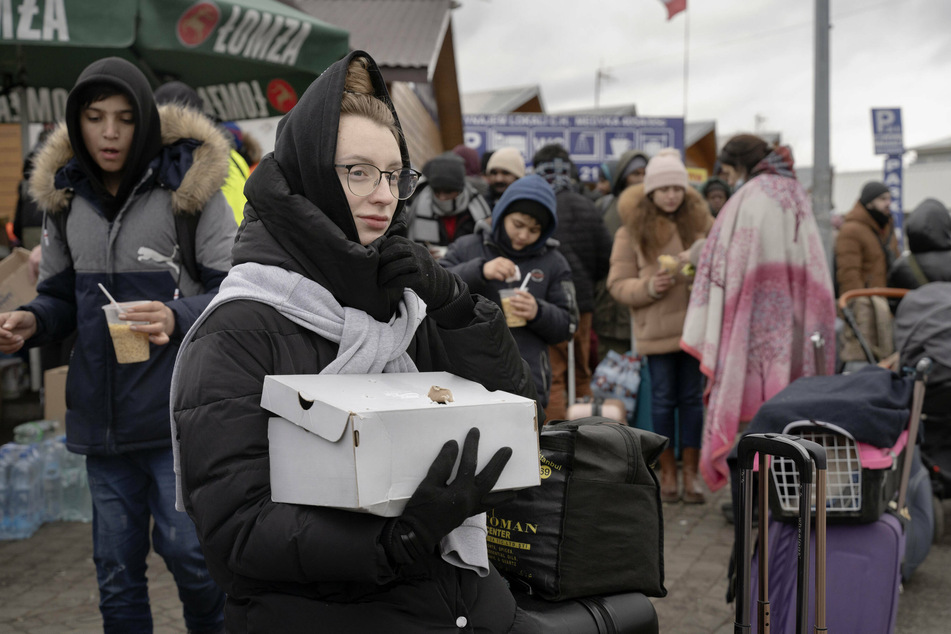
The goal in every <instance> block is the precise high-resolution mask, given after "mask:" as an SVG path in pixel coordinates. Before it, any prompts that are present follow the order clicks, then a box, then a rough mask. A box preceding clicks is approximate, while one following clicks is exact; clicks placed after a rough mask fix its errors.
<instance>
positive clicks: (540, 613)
mask: <svg viewBox="0 0 951 634" xmlns="http://www.w3.org/2000/svg"><path fill="white" fill-rule="evenodd" d="M513 594H514V595H515V601H516V602H517V603H518V606H519V607H520V608H522V609H523V610H525V611H526V612H529V613H530V614H531V615H532V617H533V618H534V619H535V621H536V622H537V623H538V624H539V625H540V626H541V631H542V632H545V634H658V632H659V631H660V629H659V625H658V623H657V612H656V611H655V610H654V605H653V604H652V603H651V602H650V599H648V598H647V597H646V596H644V595H643V594H641V593H640V592H625V593H623V594H612V595H607V596H595V597H583V598H579V599H567V600H565V601H554V602H552V601H545V600H544V599H539V598H538V597H535V596H532V595H529V594H525V593H523V592H514V593H513Z"/></svg>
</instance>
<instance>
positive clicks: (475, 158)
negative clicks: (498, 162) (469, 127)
mask: <svg viewBox="0 0 951 634" xmlns="http://www.w3.org/2000/svg"><path fill="white" fill-rule="evenodd" d="M452 153H453V154H455V155H456V156H458V157H459V158H461V159H462V160H463V161H464V162H465V164H466V176H478V175H479V174H481V173H482V165H481V163H480V162H479V153H478V152H476V151H475V150H473V149H472V148H471V147H466V145H465V144H464V143H460V144H459V145H457V146H456V147H454V148H452Z"/></svg>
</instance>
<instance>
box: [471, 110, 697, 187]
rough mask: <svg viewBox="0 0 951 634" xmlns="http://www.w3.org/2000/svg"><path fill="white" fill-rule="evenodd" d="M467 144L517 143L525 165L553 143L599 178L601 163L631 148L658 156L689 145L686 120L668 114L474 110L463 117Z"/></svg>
mask: <svg viewBox="0 0 951 634" xmlns="http://www.w3.org/2000/svg"><path fill="white" fill-rule="evenodd" d="M463 124H464V126H465V143H466V145H467V146H469V147H471V148H473V149H474V150H476V151H477V152H478V153H479V154H483V153H484V152H486V151H489V150H497V149H499V148H502V147H514V148H516V149H518V151H519V152H521V153H522V156H523V157H524V158H525V162H526V164H529V165H530V164H531V160H532V155H533V154H535V152H537V151H538V150H539V149H540V148H542V147H543V146H545V145H548V144H549V143H559V144H561V145H563V146H564V147H565V148H567V149H568V153H569V154H570V155H571V160H572V161H574V162H575V165H577V166H578V172H579V174H580V176H581V180H583V181H586V182H595V181H597V180H598V167H599V166H600V165H601V163H603V162H604V161H608V160H612V159H618V158H620V156H621V155H622V154H624V153H625V152H627V151H628V150H633V149H638V150H643V151H644V152H645V153H646V154H647V155H648V156H653V155H654V154H656V153H657V151H658V150H661V149H662V148H666V147H672V148H676V149H678V150H680V151H681V153H682V152H683V149H684V120H683V119H680V118H664V117H633V116H610V115H574V116H560V115H547V114H502V115H479V114H469V115H465V116H464V117H463Z"/></svg>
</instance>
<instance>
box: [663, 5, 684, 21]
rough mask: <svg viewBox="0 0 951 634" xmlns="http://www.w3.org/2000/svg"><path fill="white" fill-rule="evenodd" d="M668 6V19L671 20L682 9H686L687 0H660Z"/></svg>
mask: <svg viewBox="0 0 951 634" xmlns="http://www.w3.org/2000/svg"><path fill="white" fill-rule="evenodd" d="M660 1H661V2H663V3H664V6H665V7H667V19H668V20H670V19H671V18H673V17H674V16H675V15H677V14H678V13H680V12H681V11H686V9H687V0H660Z"/></svg>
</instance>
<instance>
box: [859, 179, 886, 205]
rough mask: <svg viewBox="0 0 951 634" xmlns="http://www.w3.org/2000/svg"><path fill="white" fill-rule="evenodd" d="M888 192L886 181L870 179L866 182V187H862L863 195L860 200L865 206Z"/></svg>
mask: <svg viewBox="0 0 951 634" xmlns="http://www.w3.org/2000/svg"><path fill="white" fill-rule="evenodd" d="M888 192H889V189H888V187H886V186H885V183H882V182H879V181H869V182H867V183H865V186H864V187H862V195H861V196H859V202H860V203H861V204H862V206H863V207H865V206H866V205H868V204H869V203H870V202H872V201H873V200H875V199H876V198H878V197H879V196H881V195H882V194H887V193H888Z"/></svg>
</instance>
